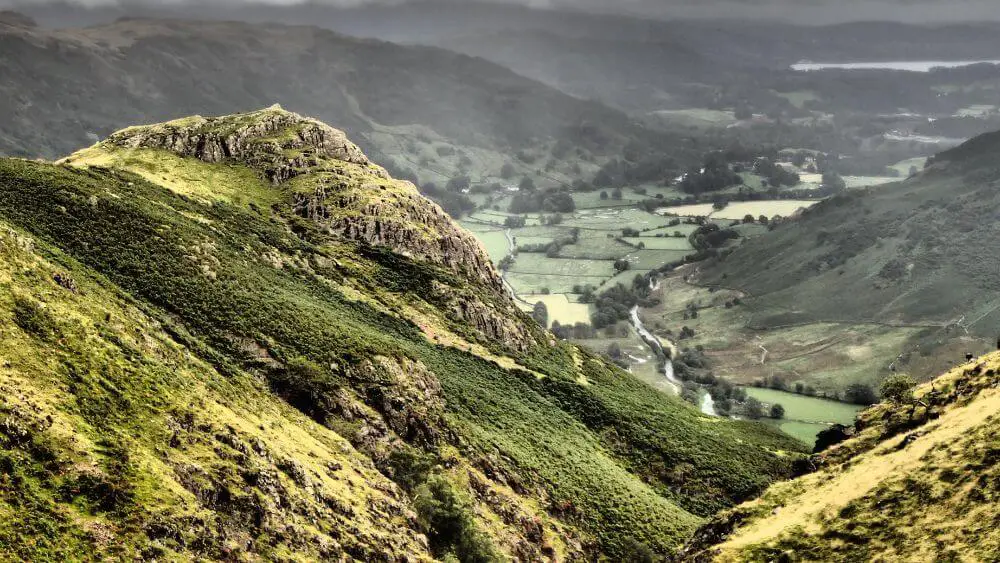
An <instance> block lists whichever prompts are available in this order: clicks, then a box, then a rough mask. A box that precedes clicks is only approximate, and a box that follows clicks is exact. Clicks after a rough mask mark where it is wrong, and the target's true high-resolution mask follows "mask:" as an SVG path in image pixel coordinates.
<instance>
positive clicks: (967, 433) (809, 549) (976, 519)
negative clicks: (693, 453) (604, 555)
mask: <svg viewBox="0 0 1000 563" xmlns="http://www.w3.org/2000/svg"><path fill="white" fill-rule="evenodd" d="M998 368H1000V354H996V353H994V354H990V355H987V356H984V357H981V358H979V359H978V360H975V361H973V362H969V363H967V364H965V365H962V366H960V367H958V368H956V369H954V370H952V371H951V372H949V373H947V374H945V375H943V376H941V377H940V378H938V379H936V380H934V381H933V382H932V383H929V384H926V385H924V386H922V387H919V388H918V389H916V390H915V392H914V398H913V399H911V400H906V401H904V402H902V403H896V404H893V403H886V404H880V405H877V406H875V407H873V408H872V409H870V410H868V411H866V412H865V413H863V414H862V416H861V417H860V418H859V420H858V422H857V424H856V426H857V428H858V431H857V433H856V435H855V437H853V438H852V439H850V440H848V441H846V442H842V443H841V444H839V445H838V446H835V447H834V448H833V449H831V450H829V451H828V452H825V453H823V454H821V455H820V456H816V457H815V458H814V460H813V461H814V463H815V465H817V466H818V467H819V469H818V470H817V471H816V472H814V473H810V474H808V475H806V476H803V477H800V478H798V479H795V480H793V481H790V482H786V483H781V484H779V485H774V486H772V487H771V488H770V489H769V490H768V491H767V493H765V494H764V495H763V496H762V497H761V498H760V499H758V500H755V501H752V502H750V503H746V504H744V505H741V506H739V507H737V508H735V509H733V510H731V511H727V512H725V513H723V514H721V515H720V516H718V517H716V518H715V519H713V521H712V523H711V524H709V525H707V526H705V527H704V528H702V529H701V530H700V531H699V533H698V536H697V540H696V541H695V542H694V543H693V544H692V545H690V546H688V548H687V549H686V550H685V556H686V558H689V559H692V560H699V561H708V560H715V561H761V560H775V559H781V560H788V561H798V560H810V561H862V560H864V561H871V560H891V561H899V560H927V559H954V560H966V559H968V560H980V559H990V558H992V557H994V556H995V555H996V553H997V550H998V549H1000V533H998V532H997V528H996V525H995V523H996V521H997V519H998V518H1000V513H998V507H1000V504H998V503H997V499H996V495H997V491H996V486H995V482H996V478H997V470H998V465H997V455H996V452H997V451H998V450H997V443H996V435H997V430H998V420H997V416H996V412H997V410H998V409H1000V394H998V392H997V389H996V377H997V370H998Z"/></svg>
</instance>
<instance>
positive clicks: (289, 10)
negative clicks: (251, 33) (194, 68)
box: [26, 0, 1000, 113]
mask: <svg viewBox="0 0 1000 563" xmlns="http://www.w3.org/2000/svg"><path fill="white" fill-rule="evenodd" d="M730 8H732V6H730ZM754 8H755V9H756V10H758V12H759V14H758V17H751V18H741V19H735V18H737V16H735V12H732V11H729V10H726V11H724V12H723V13H717V12H718V10H719V9H718V8H714V10H715V12H713V9H712V8H706V9H704V10H703V11H705V12H706V14H708V15H712V17H713V19H710V20H698V19H694V20H673V21H669V20H663V19H642V18H639V17H635V16H632V17H629V16H622V15H610V14H602V13H593V12H588V11H586V10H584V9H576V10H574V9H569V8H563V9H532V8H527V7H524V6H519V5H511V4H507V3H489V2H453V1H447V0H443V1H442V0H428V1H412V2H404V3H402V4H398V3H391V4H383V3H371V4H364V3H362V4H361V5H359V6H355V7H350V8H336V7H333V6H327V5H323V4H304V5H298V6H268V5H264V4H249V5H241V6H240V7H239V8H233V7H231V6H227V5H225V4H214V3H210V4H207V5H199V6H198V8H197V10H196V13H197V16H198V18H199V19H216V20H240V21H250V22H282V23H286V24H294V25H316V26H321V27H325V28H327V29H332V30H335V31H337V32H340V33H344V34H347V35H351V36H355V37H375V38H379V39H383V40H388V41H393V42H400V43H407V44H423V45H435V46H439V47H445V48H447V49H450V50H453V51H457V52H462V53H466V54H469V55H474V56H478V57H482V58H484V59H487V60H490V61H493V62H495V63H499V64H502V65H504V66H506V67H508V68H510V69H513V70H514V71H515V72H517V73H519V74H521V75H524V76H527V77H530V78H533V79H535V80H538V81H540V82H543V83H545V84H548V85H550V86H554V87H556V88H559V89H561V90H563V91H565V92H567V93H570V94H572V95H574V96H578V97H582V98H585V99H594V100H600V101H601V102H603V103H605V104H610V105H612V106H614V107H617V108H620V109H623V110H626V111H629V112H635V113H646V112H649V111H655V110H661V109H672V108H673V109H676V108H684V107H692V106H693V107H706V104H708V106H710V107H714V105H713V104H715V105H719V104H721V107H732V105H733V103H734V101H739V100H741V99H742V100H745V101H750V102H751V103H753V104H754V105H755V106H756V107H758V108H759V109H760V111H761V112H763V111H764V110H765V108H767V107H769V106H773V105H775V104H780V103H781V101H782V100H781V98H780V97H775V96H774V95H773V93H771V89H774V88H776V87H777V88H781V90H780V91H782V92H789V91H796V90H801V89H816V88H820V89H822V90H824V91H826V90H827V89H829V90H830V94H829V95H830V96H833V97H844V93H843V90H844V88H843V87H842V86H839V82H838V80H839V79H838V80H832V81H829V82H826V81H823V82H820V83H819V84H815V83H810V81H809V80H803V79H802V77H798V76H796V75H797V73H792V72H790V71H788V67H789V65H791V64H793V63H796V62H798V61H801V60H803V59H806V60H814V61H832V62H844V61H872V60H874V61H886V60H890V61H891V60H981V59H994V58H996V53H997V52H1000V39H998V37H1000V33H998V31H1000V28H998V24H996V23H991V22H989V21H986V22H984V23H950V24H922V25H918V24H904V23H893V22H891V21H884V22H882V21H872V22H856V23H851V24H837V25H816V24H822V23H823V22H824V20H822V19H817V20H810V21H809V22H807V23H806V24H805V25H803V24H799V25H793V24H790V23H785V22H784V21H782V20H784V18H782V17H778V16H774V17H771V16H767V15H765V14H766V13H768V9H767V8H765V7H761V6H759V5H757V3H754ZM26 9H28V8H26ZM28 10H29V13H31V14H32V15H34V16H35V17H37V18H39V19H40V21H42V22H44V23H47V24H49V25H56V26H67V25H70V26H73V25H78V24H80V23H82V22H85V23H94V22H107V21H112V20H114V19H115V18H118V17H121V16H130V17H135V16H145V17H149V16H157V17H175V18H184V17H190V13H191V12H192V8H191V7H190V6H187V5H185V4H179V5H176V6H156V7H153V6H144V5H142V4H141V3H137V4H130V5H128V6H127V7H121V6H115V7H106V8H95V9H85V8H81V7H79V6H75V5H58V4H57V5H40V6H35V7H32V8H30V9H28ZM908 10H910V11H912V10H913V7H909V8H908ZM903 11H907V10H903ZM681 13H682V12H680V11H678V10H676V9H674V10H672V11H671V13H670V14H669V17H671V18H678V17H683V16H682V15H681ZM786 13H787V12H786ZM853 13H856V14H860V12H853ZM727 18H731V19H727ZM910 78H911V79H912V78H913V77H910ZM813 79H815V78H813ZM893 80H895V78H894V79H893ZM893 80H879V81H877V84H878V88H872V87H871V86H869V85H868V84H867V83H869V82H871V81H872V80H871V77H864V80H858V81H855V82H852V83H851V88H854V89H860V92H865V91H867V90H869V89H873V90H875V91H874V92H872V93H871V94H870V95H868V96H867V98H875V97H877V95H882V94H884V95H885V97H888V98H889V99H896V100H899V101H898V104H899V105H901V106H903V107H909V106H911V105H913V104H914V103H915V100H913V98H914V97H915V96H914V94H912V93H909V94H908V92H911V91H913V90H916V91H917V92H922V93H924V94H925V95H924V96H923V98H928V99H929V100H931V101H933V97H932V96H930V95H927V94H926V92H925V91H926V90H927V88H926V85H923V84H918V85H917V87H916V88H915V87H914V85H912V84H909V83H907V84H904V85H901V86H900V87H899V88H893V87H892V84H893V83H894V81H893ZM804 83H805V84H804ZM900 94H902V95H903V97H902V98H900V97H899V96H900ZM854 97H857V95H855V96H854ZM854 97H851V98H850V99H851V101H852V102H854V103H853V105H852V104H847V105H846V107H848V108H852V107H854V108H856V107H859V106H862V105H861V104H858V103H857V101H856V100H855V99H854ZM772 98H773V99H772ZM920 101H922V102H923V103H925V104H926V103H929V102H928V101H927V100H923V99H921V100H920ZM789 107H790V106H789ZM862 107H863V106H862ZM894 108H895V106H892V107H890V109H889V111H892V110H893V109H894ZM880 111H881V110H880Z"/></svg>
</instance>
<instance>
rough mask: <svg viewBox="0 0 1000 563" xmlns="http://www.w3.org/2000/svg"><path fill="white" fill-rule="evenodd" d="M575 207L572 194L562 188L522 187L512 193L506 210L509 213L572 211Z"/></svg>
mask: <svg viewBox="0 0 1000 563" xmlns="http://www.w3.org/2000/svg"><path fill="white" fill-rule="evenodd" d="M575 209H576V203H575V202H574V201H573V196H572V195H570V194H569V193H568V192H566V191H564V190H562V189H553V190H535V189H528V190H525V189H522V190H521V191H519V192H518V193H516V194H514V197H513V198H511V200H510V206H509V207H508V208H507V211H508V212H510V213H535V212H539V211H544V212H546V213H572V212H573V210H575Z"/></svg>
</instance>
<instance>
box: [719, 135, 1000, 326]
mask: <svg viewBox="0 0 1000 563" xmlns="http://www.w3.org/2000/svg"><path fill="white" fill-rule="evenodd" d="M998 151H1000V135H998V134H996V133H992V134H987V135H984V136H981V137H977V138H975V139H973V140H971V141H969V142H967V143H965V144H964V145H961V146H959V147H958V148H955V149H953V150H950V151H947V152H944V153H941V154H939V155H937V156H936V157H934V158H932V159H931V160H930V161H929V166H928V167H927V168H926V169H925V171H924V172H922V173H920V174H918V175H916V176H914V177H911V178H909V179H907V180H905V181H903V182H900V183H896V184H890V185H886V186H882V187H876V188H870V189H866V190H859V191H855V190H852V191H848V192H845V193H843V194H841V195H837V196H835V197H832V198H830V199H828V200H826V201H823V202H821V203H819V204H818V205H816V206H814V207H813V208H811V209H809V210H808V211H807V212H805V213H803V214H802V215H801V216H800V217H796V218H794V219H792V220H788V221H785V222H783V223H781V224H780V226H778V227H777V228H775V229H774V230H773V231H772V232H770V233H768V234H767V235H765V236H761V237H759V238H756V239H754V240H750V241H747V243H746V244H744V245H742V246H740V247H739V248H737V249H735V250H734V251H733V252H732V253H731V254H729V255H728V256H725V257H724V259H720V260H718V261H716V262H714V263H712V264H710V265H708V266H706V267H705V269H704V270H703V271H702V272H701V276H700V277H701V280H702V281H704V282H706V283H711V284H721V285H724V286H730V287H738V288H741V289H744V290H746V291H747V292H748V293H749V294H751V295H752V296H753V297H752V299H750V300H748V303H749V304H750V306H751V307H752V309H753V311H754V317H753V321H752V323H753V324H754V325H755V326H760V327H774V326H779V325H787V324H790V323H799V322H815V321H820V320H830V321H877V322H886V323H904V324H905V323H913V324H927V325H931V326H934V325H937V326H941V327H945V326H948V325H950V324H952V323H958V322H959V321H961V323H960V326H962V327H965V328H966V329H968V330H969V331H970V332H971V333H972V334H975V335H980V336H984V337H986V338H989V339H992V338H993V337H994V336H995V333H996V332H997V330H998V327H1000V301H998V300H997V297H996V295H997V291H998V289H1000V282H998V278H997V272H998V269H1000V261H998V259H997V255H996V252H994V249H993V247H992V242H993V241H996V240H998V238H1000V230H998V227H997V209H1000V190H998V189H997V182H998V181H1000V169H998V168H997V165H996V161H995V155H996V154H997V153H998ZM963 317H964V320H963Z"/></svg>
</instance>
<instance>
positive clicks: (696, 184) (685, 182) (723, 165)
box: [680, 152, 743, 195]
mask: <svg viewBox="0 0 1000 563" xmlns="http://www.w3.org/2000/svg"><path fill="white" fill-rule="evenodd" d="M742 183H743V177H742V176H740V175H739V174H737V173H736V172H734V171H733V170H732V169H731V168H730V167H729V162H727V160H726V157H725V155H724V154H723V153H721V152H713V153H709V155H708V156H707V157H706V158H705V162H704V164H703V166H702V167H700V168H692V169H690V170H688V172H687V174H685V175H684V178H683V179H682V180H681V183H680V189H681V191H683V192H684V193H688V194H692V195H698V194H703V193H706V192H717V191H719V190H724V189H726V188H728V187H730V186H736V185H739V184H742Z"/></svg>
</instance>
